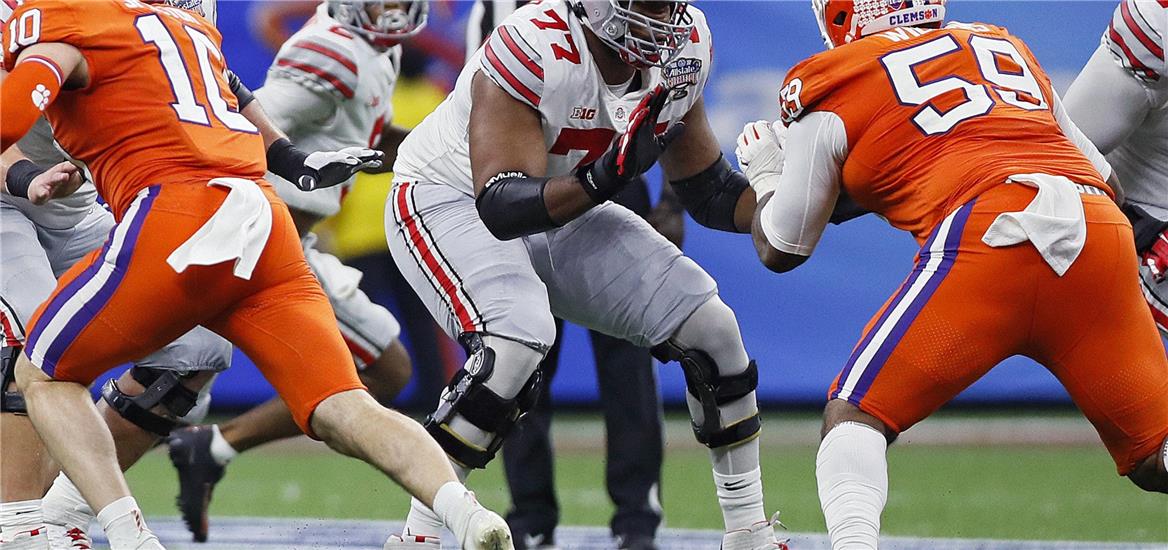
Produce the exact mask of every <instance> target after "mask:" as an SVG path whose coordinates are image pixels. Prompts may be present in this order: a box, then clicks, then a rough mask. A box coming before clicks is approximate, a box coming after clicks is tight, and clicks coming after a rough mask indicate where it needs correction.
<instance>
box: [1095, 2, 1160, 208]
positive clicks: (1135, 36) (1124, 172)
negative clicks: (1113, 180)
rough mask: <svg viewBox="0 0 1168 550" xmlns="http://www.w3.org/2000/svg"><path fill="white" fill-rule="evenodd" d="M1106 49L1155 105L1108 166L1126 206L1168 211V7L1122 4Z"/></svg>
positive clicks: (1106, 37)
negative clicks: (1166, 52)
mask: <svg viewBox="0 0 1168 550" xmlns="http://www.w3.org/2000/svg"><path fill="white" fill-rule="evenodd" d="M1103 45H1104V46H1106V47H1107V48H1108V49H1109V50H1110V51H1111V55H1112V57H1113V58H1114V59H1115V61H1116V63H1118V64H1119V65H1120V66H1121V67H1122V68H1123V69H1124V70H1125V71H1128V72H1130V73H1131V74H1132V76H1134V77H1135V78H1136V79H1137V80H1138V81H1140V83H1141V84H1142V85H1143V86H1144V88H1145V89H1146V91H1147V93H1148V95H1149V97H1150V98H1152V100H1153V104H1154V105H1156V107H1154V108H1153V109H1152V110H1151V111H1150V112H1149V113H1148V116H1147V118H1145V119H1144V121H1143V123H1142V124H1140V125H1139V126H1138V127H1137V128H1136V129H1135V131H1133V132H1132V133H1131V135H1130V136H1128V138H1127V140H1126V141H1124V143H1122V144H1121V145H1119V146H1118V147H1116V148H1115V150H1113V151H1112V152H1111V153H1109V154H1108V155H1107V160H1108V161H1109V162H1110V163H1111V166H1112V167H1113V168H1114V169H1115V171H1116V173H1117V174H1118V175H1119V181H1120V182H1121V183H1122V184H1123V188H1124V191H1125V193H1126V194H1127V198H1128V200H1131V201H1134V202H1137V203H1140V204H1145V205H1152V206H1156V207H1159V208H1161V209H1166V210H1168V61H1165V55H1164V50H1165V49H1166V48H1168V2H1165V1H1164V0H1122V1H1121V2H1120V4H1119V6H1118V7H1117V8H1116V9H1115V15H1114V16H1112V18H1111V25H1110V26H1109V27H1108V29H1107V32H1105V33H1104V34H1103Z"/></svg>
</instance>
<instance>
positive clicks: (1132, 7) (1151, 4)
mask: <svg viewBox="0 0 1168 550" xmlns="http://www.w3.org/2000/svg"><path fill="white" fill-rule="evenodd" d="M1166 35H1168V2H1165V1H1164V0H1121V2H1120V3H1119V6H1117V7H1116V8H1115V13H1114V14H1113V15H1112V16H1111V24H1110V25H1109V26H1108V27H1107V31H1106V32H1104V33H1103V41H1102V42H1103V45H1104V46H1107V49H1108V50H1110V51H1111V55H1112V57H1113V58H1114V59H1115V61H1116V62H1117V63H1119V65H1120V66H1121V67H1123V69H1124V70H1126V71H1128V72H1130V73H1131V74H1132V75H1133V76H1135V77H1136V78H1137V79H1139V80H1140V81H1141V82H1143V83H1144V84H1145V85H1155V86H1165V85H1168V77H1166V76H1165V75H1166V73H1168V64H1166V63H1165V58H1164V46H1165V42H1166V40H1168V39H1166V38H1165V36H1166Z"/></svg>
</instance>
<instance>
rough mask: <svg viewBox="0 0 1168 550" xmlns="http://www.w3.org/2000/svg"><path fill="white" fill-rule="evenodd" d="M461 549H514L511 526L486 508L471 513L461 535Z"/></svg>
mask: <svg viewBox="0 0 1168 550" xmlns="http://www.w3.org/2000/svg"><path fill="white" fill-rule="evenodd" d="M459 538H460V540H461V541H462V548H463V550H514V549H515V545H514V543H513V542H512V541H511V528H510V527H508V526H507V522H506V521H503V518H501V517H499V514H496V513H494V512H492V511H490V510H488V509H486V508H483V507H481V506H480V507H479V509H478V510H475V511H474V512H472V513H471V516H470V519H469V520H468V521H467V524H466V530H465V532H464V533H463V535H462V536H461V537H459Z"/></svg>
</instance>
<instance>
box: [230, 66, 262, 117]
mask: <svg viewBox="0 0 1168 550" xmlns="http://www.w3.org/2000/svg"><path fill="white" fill-rule="evenodd" d="M227 85H228V86H229V87H230V88H231V93H233V94H235V99H237V100H238V101H239V110H240V111H242V110H243V109H244V108H245V107H247V104H248V103H251V102H252V101H255V94H253V93H251V90H249V89H248V88H247V86H244V85H243V81H242V80H240V79H239V77H238V76H236V74H235V71H232V70H231V69H227Z"/></svg>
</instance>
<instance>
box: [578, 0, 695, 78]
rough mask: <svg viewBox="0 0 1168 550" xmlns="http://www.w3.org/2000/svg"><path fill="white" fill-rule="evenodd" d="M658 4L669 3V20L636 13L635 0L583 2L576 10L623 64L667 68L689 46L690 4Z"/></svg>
mask: <svg viewBox="0 0 1168 550" xmlns="http://www.w3.org/2000/svg"><path fill="white" fill-rule="evenodd" d="M638 1H646V0H638ZM658 1H659V2H664V3H668V4H670V6H669V17H668V21H660V20H657V19H654V18H653V17H650V16H648V15H645V14H643V13H640V12H637V11H635V10H634V9H633V3H634V0H581V1H578V2H575V3H574V7H575V8H576V10H577V15H580V16H582V17H583V19H584V20H585V21H586V22H587V23H588V26H589V27H590V28H591V29H592V32H593V34H595V35H596V37H597V38H599V39H600V40H601V41H602V42H604V43H605V44H606V45H608V46H609V47H611V48H612V49H614V50H616V51H617V53H618V54H620V57H621V60H622V61H624V62H625V63H628V64H630V65H633V66H634V67H638V68H648V67H664V66H666V65H668V64H669V63H671V62H672V61H673V60H675V59H677V56H678V55H680V54H681V50H682V49H683V48H685V46H686V45H687V44H689V41H690V38H691V36H692V35H693V31H694V28H693V18H692V17H691V16H690V14H689V11H688V10H687V7H688V5H689V2H686V1H679V0H658Z"/></svg>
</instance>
